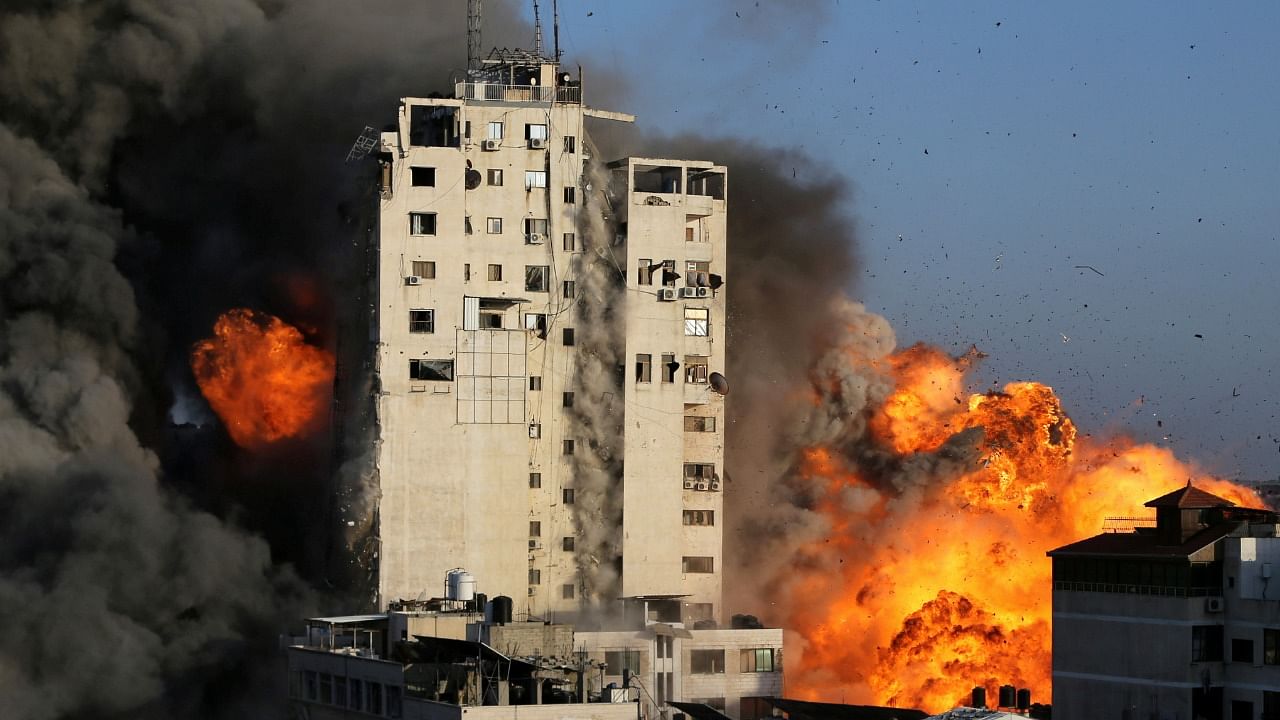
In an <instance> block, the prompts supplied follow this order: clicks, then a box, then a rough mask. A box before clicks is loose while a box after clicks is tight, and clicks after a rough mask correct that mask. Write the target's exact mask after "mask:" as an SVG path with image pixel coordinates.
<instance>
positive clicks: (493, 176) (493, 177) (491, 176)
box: [485, 168, 502, 187]
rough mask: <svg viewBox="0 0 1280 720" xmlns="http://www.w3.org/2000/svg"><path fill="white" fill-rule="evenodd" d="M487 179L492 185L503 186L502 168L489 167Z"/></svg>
mask: <svg viewBox="0 0 1280 720" xmlns="http://www.w3.org/2000/svg"><path fill="white" fill-rule="evenodd" d="M485 179H486V181H487V182H488V184H489V185H490V186H491V187H502V168H489V172H488V173H486V177H485Z"/></svg>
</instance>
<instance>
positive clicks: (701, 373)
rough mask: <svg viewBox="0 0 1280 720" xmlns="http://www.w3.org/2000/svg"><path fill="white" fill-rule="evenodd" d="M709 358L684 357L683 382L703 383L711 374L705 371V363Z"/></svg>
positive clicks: (698, 356) (702, 356) (700, 356)
mask: <svg viewBox="0 0 1280 720" xmlns="http://www.w3.org/2000/svg"><path fill="white" fill-rule="evenodd" d="M710 360H711V358H709V357H707V356H706V355H685V356H684V381H685V382H687V383H705V382H707V378H708V377H710V375H711V373H709V372H708V371H707V369H708V367H707V362H709V361H710Z"/></svg>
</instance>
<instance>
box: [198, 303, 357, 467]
mask: <svg viewBox="0 0 1280 720" xmlns="http://www.w3.org/2000/svg"><path fill="white" fill-rule="evenodd" d="M191 370H192V372H193V373H194V374H195V378H196V384H198V385H199V386H200V392H201V393H202V394H203V395H204V397H205V399H206V400H208V402H209V405H210V407H212V408H213V411H214V412H215V413H217V414H218V417H219V418H221V419H222V422H223V424H224V425H225V426H226V428H227V432H228V433H229V434H230V435H231V439H232V440H234V441H235V443H236V444H237V445H239V446H241V447H244V448H250V449H255V448H260V447H262V446H264V445H267V444H270V443H273V442H276V441H279V440H283V439H285V438H295V437H299V436H301V435H304V434H306V433H308V432H310V431H313V430H314V429H315V428H316V426H317V424H318V422H319V420H320V419H321V418H323V417H324V411H325V407H326V405H327V404H328V401H329V397H330V393H331V391H332V385H333V372H334V360H333V356H332V355H331V354H329V353H328V352H326V351H325V350H323V349H321V348H318V347H315V346H313V345H308V344H307V343H306V341H305V340H304V339H303V336H302V333H301V332H299V331H298V329H297V328H295V327H293V326H292V325H289V324H287V323H285V322H284V321H283V320H281V319H280V318H278V317H275V316H273V315H269V314H267V313H262V312H256V311H254V310H248V309H245V308H236V309H234V310H228V311H227V312H225V313H223V314H222V316H221V317H219V318H218V321H217V322H216V323H215V324H214V326H213V337H211V338H208V339H205V340H201V341H200V342H197V343H196V344H195V346H194V347H193V348H192V350H191Z"/></svg>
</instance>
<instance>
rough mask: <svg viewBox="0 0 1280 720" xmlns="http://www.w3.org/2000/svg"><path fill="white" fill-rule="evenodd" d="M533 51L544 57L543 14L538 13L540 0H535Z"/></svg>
mask: <svg viewBox="0 0 1280 720" xmlns="http://www.w3.org/2000/svg"><path fill="white" fill-rule="evenodd" d="M533 52H534V54H536V55H537V56H538V57H542V16H541V15H539V14H538V0H533Z"/></svg>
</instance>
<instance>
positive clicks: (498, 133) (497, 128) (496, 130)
mask: <svg viewBox="0 0 1280 720" xmlns="http://www.w3.org/2000/svg"><path fill="white" fill-rule="evenodd" d="M486 137H487V138H489V139H490V140H501V139H502V123H500V122H491V123H489V130H488V135H486Z"/></svg>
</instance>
